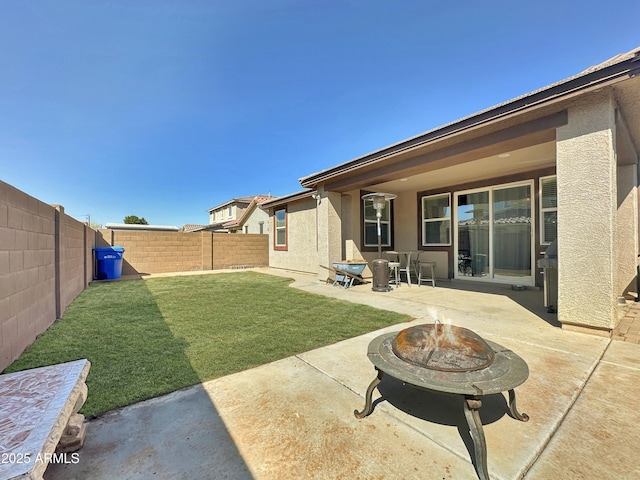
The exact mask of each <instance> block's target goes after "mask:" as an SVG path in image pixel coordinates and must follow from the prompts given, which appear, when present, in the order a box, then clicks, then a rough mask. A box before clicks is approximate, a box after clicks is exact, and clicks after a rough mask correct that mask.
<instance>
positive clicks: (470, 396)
mask: <svg viewBox="0 0 640 480" xmlns="http://www.w3.org/2000/svg"><path fill="white" fill-rule="evenodd" d="M397 334H398V332H392V333H386V334H383V335H380V336H379V337H377V338H375V339H373V340H372V341H371V343H369V349H368V353H367V355H368V357H369V360H371V362H372V363H373V364H374V367H375V369H376V371H377V375H376V378H374V379H373V381H372V382H371V384H370V385H369V387H368V388H367V392H366V394H365V406H364V408H363V409H362V410H361V411H358V410H355V411H354V414H355V416H356V417H357V418H364V417H366V416H367V415H369V414H371V412H372V411H373V402H372V396H373V391H374V390H375V388H376V387H377V386H378V385H379V384H380V382H381V381H382V378H383V377H384V375H385V373H386V374H388V375H391V376H392V377H395V378H397V379H398V380H401V381H402V382H404V383H406V384H408V385H411V386H412V387H415V388H419V389H422V390H427V391H433V392H438V393H444V394H449V395H463V396H464V402H463V403H464V416H465V418H466V420H467V424H468V425H469V433H470V435H471V439H472V440H473V446H474V452H475V458H476V469H477V472H478V476H479V477H480V479H481V480H489V474H488V468H487V444H486V440H485V436H484V430H483V428H482V420H481V419H480V413H479V409H480V407H482V400H481V398H482V396H484V395H491V394H495V393H502V392H505V391H507V392H508V393H509V413H510V414H511V416H512V417H513V418H515V419H517V420H520V421H522V422H527V421H529V416H528V415H527V414H525V413H519V412H518V409H517V407H516V394H515V390H514V389H515V388H516V387H517V386H519V385H521V384H523V383H524V382H525V380H526V379H527V378H528V376H529V368H528V366H527V364H526V362H525V361H524V360H523V359H522V358H520V357H519V356H518V355H516V354H515V353H514V352H512V351H511V350H509V349H508V348H505V347H503V346H502V345H499V344H497V343H494V342H490V341H488V340H485V341H486V342H487V344H488V345H489V346H490V347H491V349H492V350H493V352H494V354H495V359H494V361H493V363H492V364H491V365H489V366H488V367H486V368H484V369H482V370H475V371H469V372H444V371H439V370H431V369H428V368H425V367H420V366H417V365H412V364H410V363H407V362H405V361H404V360H401V359H400V358H398V357H397V356H396V355H395V354H394V353H393V349H392V343H393V340H394V338H395V337H396V335H397Z"/></svg>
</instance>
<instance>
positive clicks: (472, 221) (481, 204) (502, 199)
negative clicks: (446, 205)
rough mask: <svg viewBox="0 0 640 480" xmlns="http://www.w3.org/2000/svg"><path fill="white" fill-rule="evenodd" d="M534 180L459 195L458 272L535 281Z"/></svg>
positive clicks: (467, 275)
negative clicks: (533, 238) (533, 237)
mask: <svg viewBox="0 0 640 480" xmlns="http://www.w3.org/2000/svg"><path fill="white" fill-rule="evenodd" d="M532 188H533V183H532V182H526V183H519V184H510V185H500V186H494V187H488V188H484V189H480V190H470V191H465V192H458V193H456V195H455V209H456V210H455V211H456V215H457V216H456V221H455V228H456V235H455V239H456V245H455V248H456V251H457V254H458V268H457V270H456V278H470V277H473V278H474V279H478V280H489V281H497V282H505V283H524V284H533V269H532V263H533V253H534V252H533V244H532V241H531V240H532V236H533V231H532V225H533V224H532V221H531V220H532V212H533V210H532V196H531V192H532Z"/></svg>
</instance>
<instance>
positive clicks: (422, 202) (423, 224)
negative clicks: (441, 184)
mask: <svg viewBox="0 0 640 480" xmlns="http://www.w3.org/2000/svg"><path fill="white" fill-rule="evenodd" d="M436 197H447V200H449V216H448V217H437V218H436V217H434V218H429V219H426V218H425V202H426V201H427V200H428V199H430V198H436ZM420 205H421V209H422V211H421V217H420V221H421V222H420V223H421V228H422V242H421V243H422V246H423V247H444V246H446V247H448V246H451V244H452V243H451V242H452V235H453V233H452V229H451V226H452V223H451V210H452V208H453V207H452V205H451V192H444V193H436V194H433V195H423V196H422V197H421V198H420ZM442 221H447V222H449V239H448V242H447V243H430V242H427V240H426V238H427V235H426V233H427V232H426V230H425V227H426V224H427V223H430V222H442Z"/></svg>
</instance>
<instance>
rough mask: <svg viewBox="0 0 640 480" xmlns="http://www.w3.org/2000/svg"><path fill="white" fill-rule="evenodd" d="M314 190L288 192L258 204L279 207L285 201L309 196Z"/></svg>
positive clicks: (266, 206)
mask: <svg viewBox="0 0 640 480" xmlns="http://www.w3.org/2000/svg"><path fill="white" fill-rule="evenodd" d="M315 193H316V191H315V190H303V191H301V192H295V193H290V194H289V195H283V196H281V197H277V198H275V199H274V200H269V201H266V202H264V203H263V204H261V205H260V208H263V209H265V208H273V207H279V206H280V205H286V204H287V203H290V202H293V201H296V200H301V199H303V198H307V197H311V196H313V195H315Z"/></svg>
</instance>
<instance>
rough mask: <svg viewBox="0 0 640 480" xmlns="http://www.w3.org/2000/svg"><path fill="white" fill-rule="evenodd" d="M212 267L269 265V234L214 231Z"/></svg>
mask: <svg viewBox="0 0 640 480" xmlns="http://www.w3.org/2000/svg"><path fill="white" fill-rule="evenodd" d="M212 239H213V269H219V268H234V267H245V266H250V267H258V266H266V265H269V235H264V234H262V235H261V234H258V233H257V234H252V233H246V234H240V233H236V234H226V233H214V234H212Z"/></svg>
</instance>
